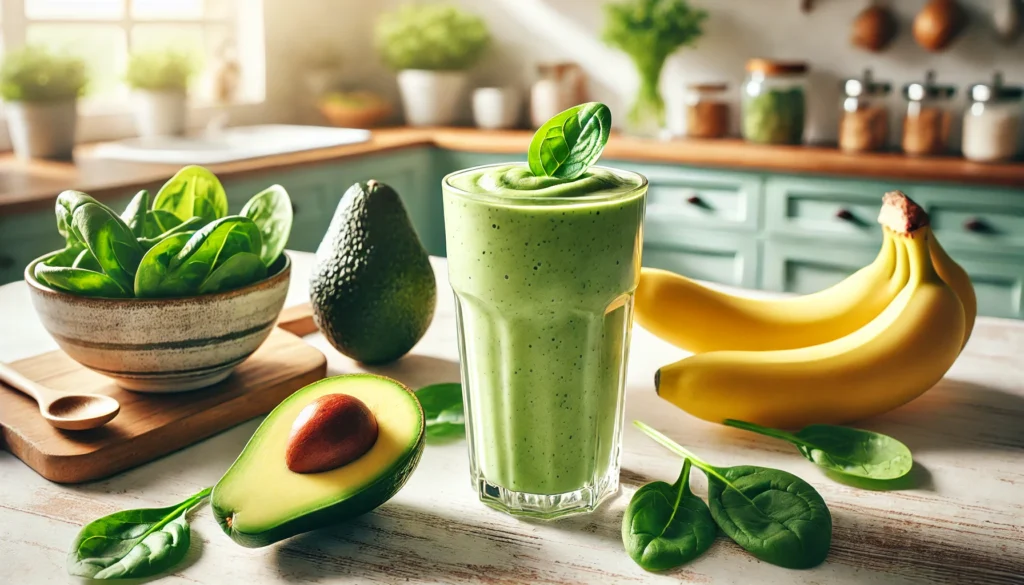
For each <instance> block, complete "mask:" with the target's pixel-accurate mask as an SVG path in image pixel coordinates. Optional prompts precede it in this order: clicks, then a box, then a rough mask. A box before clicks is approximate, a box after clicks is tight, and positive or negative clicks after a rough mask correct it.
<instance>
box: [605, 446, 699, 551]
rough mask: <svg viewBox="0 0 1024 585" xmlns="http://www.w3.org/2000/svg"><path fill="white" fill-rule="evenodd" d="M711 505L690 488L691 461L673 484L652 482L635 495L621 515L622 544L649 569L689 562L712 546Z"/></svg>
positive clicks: (684, 461) (685, 463) (688, 461)
mask: <svg viewBox="0 0 1024 585" xmlns="http://www.w3.org/2000/svg"><path fill="white" fill-rule="evenodd" d="M717 532H718V531H717V529H716V528H715V521H714V520H713V519H712V518H711V512H710V511H709V510H708V505H707V504H705V503H704V500H701V499H700V498H698V497H697V496H695V495H693V493H692V492H691V491H690V460H689V459H685V460H683V470H682V471H681V472H680V473H679V479H678V480H676V482H675V483H674V484H672V485H669V484H667V483H665V482H663V481H656V482H653V483H649V484H647V485H645V486H643V487H642V488H640V489H639V490H637V491H636V493H635V494H633V498H632V499H631V500H630V501H629V505H628V506H627V507H626V513H625V515H624V516H623V517H622V544H623V545H624V546H625V547H626V552H627V553H629V556H630V558H632V559H633V560H634V561H636V564H638V565H640V566H641V567H643V568H644V569H647V570H648V571H664V570H666V569H673V568H675V567H678V566H681V565H683V564H686V563H688V562H690V561H692V560H693V559H695V558H697V557H698V556H700V555H701V554H703V553H704V551H706V550H708V549H709V548H711V543H713V542H714V541H715V536H716V534H717Z"/></svg>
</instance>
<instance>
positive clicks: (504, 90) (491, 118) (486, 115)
mask: <svg viewBox="0 0 1024 585" xmlns="http://www.w3.org/2000/svg"><path fill="white" fill-rule="evenodd" d="M519 109H520V99H519V92H518V91H517V90H516V89H515V88H514V87H480V88H477V89H475V90H473V120H474V121H475V122H476V125H477V127H478V128H484V129H487V130H497V129H501V128H512V127H514V126H515V125H516V123H517V122H518V121H519Z"/></svg>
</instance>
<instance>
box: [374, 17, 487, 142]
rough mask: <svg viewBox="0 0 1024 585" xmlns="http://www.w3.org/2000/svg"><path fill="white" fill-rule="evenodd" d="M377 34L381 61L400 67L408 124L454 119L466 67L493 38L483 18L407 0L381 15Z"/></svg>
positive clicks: (464, 81) (403, 101) (425, 123)
mask: <svg viewBox="0 0 1024 585" xmlns="http://www.w3.org/2000/svg"><path fill="white" fill-rule="evenodd" d="M376 37H377V48H378V50H379V51H380V52H381V54H382V56H383V57H384V61H385V62H387V64H388V65H389V66H390V67H392V68H393V69H395V70H397V71H398V88H399V90H400V92H401V95H402V106H403V108H404V110H405V120H406V122H407V123H408V124H410V125H412V126H438V125H445V124H451V123H452V122H454V121H455V118H456V115H457V113H458V109H457V108H458V106H459V102H460V99H461V98H462V95H463V90H464V88H465V85H466V73H465V71H466V70H467V69H469V68H470V67H471V66H472V65H473V64H475V63H476V62H477V60H478V59H479V58H480V56H481V55H482V54H483V52H484V49H485V48H487V46H488V45H489V44H490V42H491V35H490V33H489V32H488V31H487V25H486V24H484V21H483V20H482V19H481V18H480V17H478V16H476V15H473V14H469V13H467V12H464V11H462V10H460V9H459V8H456V7H454V6H450V5H447V4H425V5H415V4H410V5H406V6H402V7H401V8H399V9H398V10H396V11H395V12H391V13H387V14H384V15H383V16H381V18H380V20H379V21H378V22H377V29H376Z"/></svg>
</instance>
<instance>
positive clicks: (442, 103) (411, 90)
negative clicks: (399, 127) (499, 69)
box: [398, 69, 466, 126]
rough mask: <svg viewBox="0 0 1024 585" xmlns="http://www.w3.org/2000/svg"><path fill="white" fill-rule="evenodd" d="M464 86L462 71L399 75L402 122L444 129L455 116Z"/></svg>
mask: <svg viewBox="0 0 1024 585" xmlns="http://www.w3.org/2000/svg"><path fill="white" fill-rule="evenodd" d="M465 86H466V73H465V72H464V71H424V70H421V69H406V70H405V71H399V72H398V89H399V90H400V91H401V93H402V108H403V109H404V110H405V123H406V124H408V125H410V126H446V125H451V124H452V123H453V122H455V119H456V118H457V117H458V112H459V110H458V108H459V102H460V101H461V100H462V93H463V88H465Z"/></svg>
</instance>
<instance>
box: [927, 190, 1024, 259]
mask: <svg viewBox="0 0 1024 585" xmlns="http://www.w3.org/2000/svg"><path fill="white" fill-rule="evenodd" d="M921 191H922V194H921V200H920V201H919V203H921V204H922V205H924V206H925V208H926V209H927V210H928V215H929V217H930V218H931V222H932V229H933V231H934V232H935V235H936V236H937V237H938V238H939V241H940V242H942V245H943V247H945V248H949V249H954V250H956V249H962V250H977V251H979V252H990V251H993V250H998V251H1014V252H1024V189H1018V190H1009V189H978V188H974V187H932V188H929V189H927V190H925V189H923V188H922V189H921Z"/></svg>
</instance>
